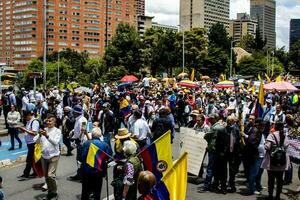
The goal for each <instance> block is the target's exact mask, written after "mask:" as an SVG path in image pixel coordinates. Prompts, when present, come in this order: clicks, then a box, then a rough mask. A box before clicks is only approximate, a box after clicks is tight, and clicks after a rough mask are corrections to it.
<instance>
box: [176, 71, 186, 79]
mask: <svg viewBox="0 0 300 200" xmlns="http://www.w3.org/2000/svg"><path fill="white" fill-rule="evenodd" d="M186 76H188V74H187V73H185V72H182V73H180V74H178V77H179V78H183V77H186Z"/></svg>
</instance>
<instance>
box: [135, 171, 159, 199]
mask: <svg viewBox="0 0 300 200" xmlns="http://www.w3.org/2000/svg"><path fill="white" fill-rule="evenodd" d="M137 185H138V191H139V193H140V194H141V196H140V197H139V198H138V200H147V199H149V198H151V196H150V195H149V194H150V191H151V189H152V188H153V187H154V185H156V178H155V176H154V174H153V173H152V172H150V171H142V172H141V173H140V174H139V177H138V181H137Z"/></svg>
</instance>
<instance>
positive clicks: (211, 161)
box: [204, 152, 216, 189]
mask: <svg viewBox="0 0 300 200" xmlns="http://www.w3.org/2000/svg"><path fill="white" fill-rule="evenodd" d="M215 163H216V155H215V153H214V152H208V164H207V168H206V178H205V182H204V188H205V189H209V188H210V186H211V181H212V178H213V177H214V171H215Z"/></svg>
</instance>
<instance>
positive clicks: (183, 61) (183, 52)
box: [182, 30, 185, 73]
mask: <svg viewBox="0 0 300 200" xmlns="http://www.w3.org/2000/svg"><path fill="white" fill-rule="evenodd" d="M184 39H185V38H184V30H183V31H182V72H183V73H184V66H185V44H184Z"/></svg>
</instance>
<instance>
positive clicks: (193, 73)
mask: <svg viewBox="0 0 300 200" xmlns="http://www.w3.org/2000/svg"><path fill="white" fill-rule="evenodd" d="M194 79H195V68H193V70H192V73H191V77H190V80H191V81H194Z"/></svg>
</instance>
